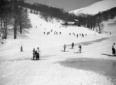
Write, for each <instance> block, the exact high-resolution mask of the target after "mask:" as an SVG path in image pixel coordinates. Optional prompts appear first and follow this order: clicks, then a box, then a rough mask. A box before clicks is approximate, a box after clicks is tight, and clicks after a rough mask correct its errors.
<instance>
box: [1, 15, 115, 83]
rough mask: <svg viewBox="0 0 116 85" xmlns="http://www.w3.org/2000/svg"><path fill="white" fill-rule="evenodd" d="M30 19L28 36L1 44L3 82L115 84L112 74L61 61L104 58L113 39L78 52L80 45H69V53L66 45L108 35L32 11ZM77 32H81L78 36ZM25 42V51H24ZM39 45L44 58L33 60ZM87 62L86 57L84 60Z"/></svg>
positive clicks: (41, 55)
mask: <svg viewBox="0 0 116 85" xmlns="http://www.w3.org/2000/svg"><path fill="white" fill-rule="evenodd" d="M29 18H30V20H31V23H32V28H31V29H29V30H27V31H28V33H27V34H26V35H27V37H26V38H20V39H19V38H18V39H16V40H14V39H8V40H7V41H6V43H5V44H2V45H0V85H46V84H47V85H113V84H112V81H111V79H110V78H109V77H108V78H107V77H106V76H104V75H102V74H100V73H97V72H94V71H92V70H89V69H88V70H85V69H80V68H78V69H75V68H72V67H71V68H70V67H67V66H63V65H61V64H59V62H61V61H65V60H67V59H70V58H84V57H89V58H90V57H91V58H98V57H99V58H103V57H104V56H101V53H104V50H106V52H107V51H108V49H109V48H107V46H108V47H109V46H110V45H111V44H109V42H108V44H107V43H105V44H104V42H100V43H94V44H92V45H88V46H85V47H84V46H83V50H82V51H83V52H82V53H77V52H78V45H77V46H75V48H74V49H70V46H67V49H66V50H67V52H62V50H63V46H62V45H63V44H69V43H70V44H71V43H72V42H75V44H76V43H78V42H82V41H84V42H85V41H89V40H96V39H99V38H103V37H104V36H100V35H98V34H97V33H95V32H93V31H91V30H89V29H87V28H83V27H73V26H69V27H64V26H62V25H60V24H59V23H58V22H57V20H54V22H46V21H45V20H43V19H42V18H40V15H35V14H31V13H29ZM44 32H45V34H44ZM48 32H49V33H48ZM55 32H57V34H54V33H55ZM59 32H61V34H59ZM47 33H48V34H47ZM69 33H71V35H69ZM82 33H83V34H86V33H87V36H84V37H82V36H81V35H80V34H82ZM74 34H78V35H79V36H78V38H77V37H76V36H74ZM115 39H116V38H115ZM105 42H106V41H105ZM90 44H91V43H90ZM21 45H22V46H23V50H24V51H23V52H20V46H21ZM104 45H106V46H104ZM37 46H39V47H40V60H39V61H33V60H31V59H32V49H33V48H34V47H37ZM93 49H94V50H93ZM107 53H108V52H107ZM104 58H107V57H106V56H105V57H104ZM84 61H86V60H85V59H83V62H82V61H81V62H82V63H84ZM77 62H78V61H77ZM89 62H90V61H89ZM72 64H75V63H73V62H72ZM85 64H87V63H85ZM79 65H81V64H79ZM106 65H107V64H106ZM106 67H108V65H107V66H106ZM96 68H97V67H96ZM100 68H101V66H100ZM110 69H111V66H110ZM108 71H109V70H108ZM101 72H102V71H101ZM114 85H115V84H114Z"/></svg>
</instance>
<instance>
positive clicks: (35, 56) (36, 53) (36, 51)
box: [33, 47, 40, 60]
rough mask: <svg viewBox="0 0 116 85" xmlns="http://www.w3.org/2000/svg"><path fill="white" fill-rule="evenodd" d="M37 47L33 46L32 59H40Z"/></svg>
mask: <svg viewBox="0 0 116 85" xmlns="http://www.w3.org/2000/svg"><path fill="white" fill-rule="evenodd" d="M39 52H40V51H39V47H37V49H35V48H33V60H39V59H40V53H39Z"/></svg>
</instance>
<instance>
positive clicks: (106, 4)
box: [69, 0, 116, 15]
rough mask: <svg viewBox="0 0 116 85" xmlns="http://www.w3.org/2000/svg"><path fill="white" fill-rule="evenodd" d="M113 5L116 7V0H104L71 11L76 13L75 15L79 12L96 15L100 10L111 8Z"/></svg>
mask: <svg viewBox="0 0 116 85" xmlns="http://www.w3.org/2000/svg"><path fill="white" fill-rule="evenodd" d="M113 7H116V0H102V1H99V2H96V3H94V4H92V5H90V6H88V7H84V8H80V9H76V10H72V11H70V12H69V13H74V14H75V15H79V14H90V15H95V14H97V13H99V12H102V11H106V10H109V9H111V8H113Z"/></svg>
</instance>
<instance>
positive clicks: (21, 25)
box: [20, 22, 23, 34]
mask: <svg viewBox="0 0 116 85" xmlns="http://www.w3.org/2000/svg"><path fill="white" fill-rule="evenodd" d="M22 32H23V30H22V22H20V34H22Z"/></svg>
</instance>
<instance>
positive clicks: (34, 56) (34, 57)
mask: <svg viewBox="0 0 116 85" xmlns="http://www.w3.org/2000/svg"><path fill="white" fill-rule="evenodd" d="M35 59H36V55H35V48H34V49H33V60H35Z"/></svg>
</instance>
